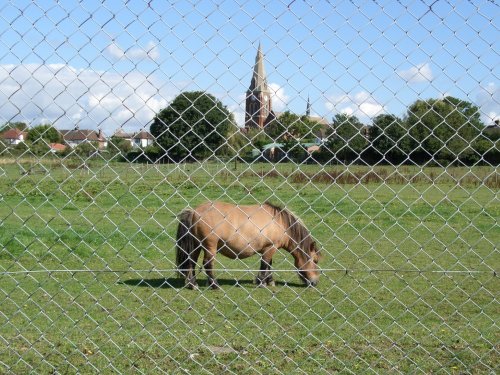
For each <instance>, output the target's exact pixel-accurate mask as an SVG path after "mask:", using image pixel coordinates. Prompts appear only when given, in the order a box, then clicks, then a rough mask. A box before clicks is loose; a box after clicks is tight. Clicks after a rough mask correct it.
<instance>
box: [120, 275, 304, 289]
mask: <svg viewBox="0 0 500 375" xmlns="http://www.w3.org/2000/svg"><path fill="white" fill-rule="evenodd" d="M217 282H218V283H219V286H220V287H224V286H235V287H247V288H248V287H254V288H257V285H255V283H254V281H253V280H235V279H217ZM118 284H125V285H129V286H136V287H143V288H155V289H181V288H184V279H180V278H174V277H170V278H166V279H165V278H157V279H129V280H123V281H119V282H118ZM275 284H276V286H289V287H305V285H304V284H301V283H294V282H288V281H275ZM198 285H199V287H200V288H203V287H207V288H208V286H209V285H208V280H206V279H199V280H198Z"/></svg>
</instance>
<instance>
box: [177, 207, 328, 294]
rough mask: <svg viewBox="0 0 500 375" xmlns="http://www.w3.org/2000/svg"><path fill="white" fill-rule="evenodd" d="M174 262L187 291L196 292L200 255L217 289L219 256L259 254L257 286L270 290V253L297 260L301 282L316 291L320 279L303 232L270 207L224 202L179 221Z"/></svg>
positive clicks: (283, 212)
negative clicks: (283, 252) (279, 252)
mask: <svg viewBox="0 0 500 375" xmlns="http://www.w3.org/2000/svg"><path fill="white" fill-rule="evenodd" d="M179 221H180V223H179V226H178V228H177V249H176V262H177V269H178V271H179V274H180V276H182V277H183V278H184V279H185V283H186V287H188V288H190V289H195V288H197V283H196V277H195V267H196V263H197V261H198V257H199V255H200V252H201V250H203V254H204V256H203V266H204V268H205V272H206V274H207V276H208V282H209V285H210V286H211V287H212V288H214V289H217V288H219V285H218V283H217V280H216V279H215V277H214V274H213V264H214V259H215V255H216V254H217V252H220V253H221V254H223V255H225V256H227V257H229V258H231V259H243V258H247V257H249V256H252V255H254V254H257V253H259V254H261V256H262V258H261V259H262V260H261V265H260V271H259V273H258V275H257V279H256V282H257V284H258V285H259V286H264V285H269V286H273V285H274V281H273V277H272V274H271V265H272V258H273V255H274V253H275V252H276V251H277V250H278V249H280V248H283V249H285V250H286V251H288V252H289V253H290V254H292V256H293V257H294V259H295V267H296V268H297V270H298V272H299V276H300V279H301V280H302V281H303V282H304V283H305V284H306V285H310V286H316V284H317V283H318V279H319V270H318V268H317V263H318V260H319V251H318V249H317V247H316V242H315V241H314V239H313V238H312V237H311V235H310V233H309V231H308V230H307V228H306V227H305V226H304V224H302V222H301V221H300V220H298V219H297V218H296V217H295V216H294V215H293V214H292V213H290V212H289V211H288V210H286V209H283V208H280V207H277V206H274V205H272V204H270V203H267V202H266V203H264V204H258V205H252V206H242V205H234V204H230V203H223V202H206V203H203V204H202V205H200V206H198V207H197V208H195V209H188V210H185V211H183V212H181V214H180V215H179Z"/></svg>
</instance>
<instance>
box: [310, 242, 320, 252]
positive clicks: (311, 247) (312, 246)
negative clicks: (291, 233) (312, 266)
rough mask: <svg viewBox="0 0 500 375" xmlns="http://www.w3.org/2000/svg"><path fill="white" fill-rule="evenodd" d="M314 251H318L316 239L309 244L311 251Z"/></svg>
mask: <svg viewBox="0 0 500 375" xmlns="http://www.w3.org/2000/svg"><path fill="white" fill-rule="evenodd" d="M313 251H315V252H316V251H318V250H317V248H316V241H312V242H311V245H309V252H313Z"/></svg>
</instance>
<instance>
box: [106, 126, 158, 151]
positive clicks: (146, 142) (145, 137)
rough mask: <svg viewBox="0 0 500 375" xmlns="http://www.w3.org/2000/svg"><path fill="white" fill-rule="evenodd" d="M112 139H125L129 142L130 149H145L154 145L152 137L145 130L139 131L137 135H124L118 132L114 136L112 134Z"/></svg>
mask: <svg viewBox="0 0 500 375" xmlns="http://www.w3.org/2000/svg"><path fill="white" fill-rule="evenodd" d="M113 137H116V138H121V139H126V140H127V141H129V142H130V145H131V146H132V147H141V148H145V147H148V146H150V145H152V144H153V143H154V137H153V136H152V135H151V133H149V132H147V131H145V130H141V131H140V132H137V133H125V132H123V131H121V130H119V131H117V132H116V133H115V134H113Z"/></svg>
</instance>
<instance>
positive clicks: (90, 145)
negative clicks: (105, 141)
mask: <svg viewBox="0 0 500 375" xmlns="http://www.w3.org/2000/svg"><path fill="white" fill-rule="evenodd" d="M74 152H75V153H76V154H77V155H79V156H82V157H89V156H92V155H95V154H97V153H98V152H99V144H98V143H97V142H82V143H80V144H79V145H77V146H76V147H75V148H74Z"/></svg>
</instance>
